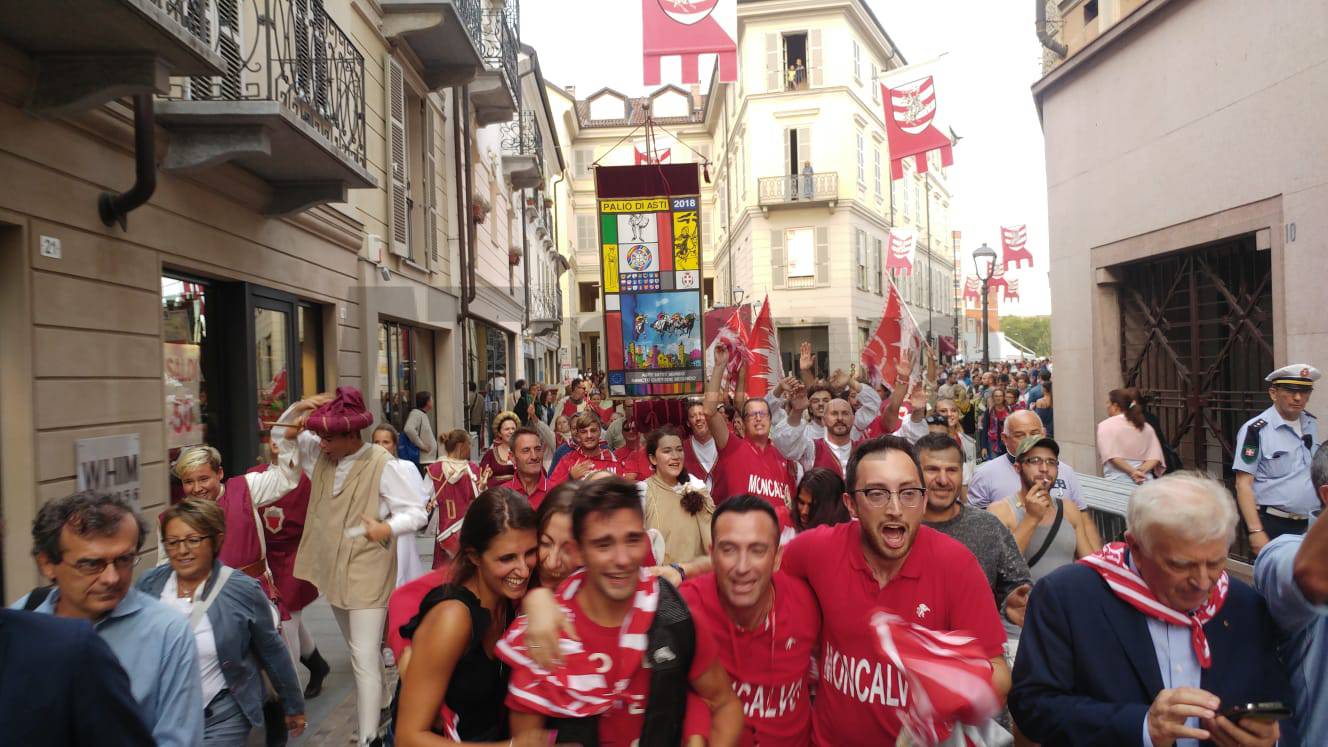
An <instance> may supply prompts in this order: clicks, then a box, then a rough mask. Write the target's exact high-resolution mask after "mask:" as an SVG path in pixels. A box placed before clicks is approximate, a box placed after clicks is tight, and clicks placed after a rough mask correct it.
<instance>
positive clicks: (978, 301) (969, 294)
mask: <svg viewBox="0 0 1328 747" xmlns="http://www.w3.org/2000/svg"><path fill="white" fill-rule="evenodd" d="M964 301H965V302H968V301H972V302H973V305H974V306H981V305H982V281H981V280H978V279H977V278H975V277H973V276H971V275H970V276H969V277H967V278H965V279H964Z"/></svg>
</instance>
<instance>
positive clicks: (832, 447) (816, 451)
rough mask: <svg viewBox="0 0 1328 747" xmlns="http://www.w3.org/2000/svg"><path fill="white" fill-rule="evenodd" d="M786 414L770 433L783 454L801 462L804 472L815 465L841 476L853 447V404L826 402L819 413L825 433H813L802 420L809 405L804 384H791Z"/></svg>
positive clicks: (838, 399)
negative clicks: (822, 410) (821, 434)
mask: <svg viewBox="0 0 1328 747" xmlns="http://www.w3.org/2000/svg"><path fill="white" fill-rule="evenodd" d="M789 388H790V389H791V392H790V395H789V400H788V402H789V415H788V418H787V419H786V420H782V421H780V422H779V423H778V424H777V425H776V426H775V428H774V430H773V432H772V433H771V440H772V441H774V443H775V446H776V447H777V448H778V449H779V450H780V452H782V453H783V454H784V456H786V457H788V458H789V459H792V460H793V461H795V462H797V463H798V464H800V465H802V469H803V471H804V472H807V471H809V470H811V469H813V468H815V467H825V468H826V469H831V470H834V471H835V472H837V473H839V476H840V477H843V476H844V468H845V466H846V465H847V464H848V457H849V454H850V453H851V452H852V451H853V446H854V443H855V442H854V441H853V438H852V434H853V417H854V414H853V407H852V405H850V404H849V403H848V400H846V399H842V398H834V399H831V400H830V401H829V402H827V403H826V405H825V411H824V413H823V414H822V415H821V425H822V426H824V430H825V435H824V436H819V437H818V436H816V435H814V434H813V433H812V429H811V428H810V427H809V425H810V424H808V423H803V419H802V413H803V412H804V411H806V410H807V408H808V406H809V405H810V398H809V396H808V391H809V390H808V389H807V387H806V385H804V384H802V383H801V382H799V383H793V384H790V387H789Z"/></svg>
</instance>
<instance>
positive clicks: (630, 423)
mask: <svg viewBox="0 0 1328 747" xmlns="http://www.w3.org/2000/svg"><path fill="white" fill-rule="evenodd" d="M622 436H623V445H622V446H620V447H619V448H618V450H617V451H615V452H613V458H614V459H617V460H618V465H619V470H618V471H619V473H620V474H621V475H622V476H623V477H625V478H627V479H628V480H638V481H639V480H644V479H646V478H647V477H650V473H651V472H652V471H653V470H652V469H651V467H650V458H649V457H647V456H646V445H645V443H644V442H643V441H642V439H641V430H640V428H638V427H637V425H636V418H635V417H633V416H632V415H631V414H628V416H627V417H626V418H625V419H624V420H623V424H622Z"/></svg>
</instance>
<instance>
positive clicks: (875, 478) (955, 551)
mask: <svg viewBox="0 0 1328 747" xmlns="http://www.w3.org/2000/svg"><path fill="white" fill-rule="evenodd" d="M846 474H847V479H846V480H845V485H846V486H847V488H848V492H846V493H845V494H844V496H843V500H844V504H845V505H846V506H847V507H848V510H849V513H850V514H852V516H853V517H854V519H856V521H851V522H848V523H846V524H835V525H831V526H821V527H817V528H815V529H811V530H809V531H806V532H803V533H802V534H799V535H798V536H797V537H795V538H794V539H793V540H792V542H790V543H789V545H788V548H787V549H786V550H785V551H784V560H783V564H782V566H781V569H782V570H783V571H784V572H785V573H787V574H788V575H790V576H793V577H795V578H799V579H802V580H803V581H806V582H807V584H808V585H809V586H811V589H812V593H813V594H815V595H816V600H817V602H818V604H819V606H820V609H821V616H822V621H823V622H822V632H821V640H822V641H823V643H822V649H821V652H820V654H821V657H820V684H819V686H818V688H817V695H816V700H815V701H814V702H813V704H812V740H811V741H812V744H817V745H828V744H835V745H840V746H841V747H849V746H851V745H864V746H866V745H880V744H893V743H894V740H895V739H897V738H898V736H899V733H900V731H901V728H902V725H901V719H900V715H901V713H902V712H903V710H904V709H905V708H907V707H908V705H909V703H910V700H909V699H910V698H914V697H916V695H915V694H914V693H912V692H910V691H909V689H908V688H907V687H906V685H905V680H904V675H903V673H902V672H900V671H898V670H896V669H895V668H894V667H893V666H891V665H890V663H889V662H888V661H886V660H884V659H883V658H882V657H881V656H880V654H879V653H878V652H877V648H876V646H877V639H876V636H875V633H874V631H873V629H872V626H871V623H870V618H871V615H872V613H873V612H874V611H875V610H876V609H878V608H884V609H885V610H887V611H890V612H893V613H894V614H896V615H898V616H900V617H902V618H904V619H906V620H909V621H911V622H913V623H916V624H918V625H920V626H923V627H926V628H931V629H932V630H939V631H966V633H967V634H968V635H972V636H974V637H975V638H976V639H977V641H978V643H979V644H980V645H981V647H982V650H983V653H984V654H985V655H986V656H987V657H988V658H989V659H990V660H991V666H992V685H993V687H994V689H995V690H996V693H997V694H998V695H999V696H1000V697H1004V695H1005V693H1006V691H1008V690H1009V687H1010V670H1009V667H1008V666H1006V663H1005V657H1004V656H1003V654H1002V649H1003V646H1004V644H1005V631H1004V630H1003V629H1002V627H1001V621H1000V617H999V615H998V614H997V612H996V602H995V599H994V597H993V596H992V593H991V589H990V587H989V586H988V585H987V578H986V576H985V575H984V574H983V572H982V568H981V567H980V566H979V565H978V561H977V559H976V558H974V557H973V553H971V552H969V551H968V548H966V547H964V546H963V545H962V544H960V543H959V542H958V541H956V540H954V539H951V538H950V537H947V536H945V535H944V534H941V533H940V532H937V531H936V530H934V529H930V528H928V527H925V526H922V515H923V512H924V510H925V508H926V501H927V490H926V489H925V488H924V487H923V481H922V471H921V469H920V468H919V467H918V461H917V457H916V455H915V453H914V451H913V446H912V445H911V444H909V442H908V441H906V440H904V439H902V438H899V437H897V436H881V437H878V438H873V439H871V440H868V441H864V442H863V443H861V444H859V445H858V447H857V448H856V449H854V452H853V455H852V456H851V457H850V458H849V461H848V468H847V470H846ZM939 736H940V737H941V738H942V739H944V738H945V737H946V736H947V735H945V734H941V735H939Z"/></svg>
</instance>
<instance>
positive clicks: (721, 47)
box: [641, 0, 738, 86]
mask: <svg viewBox="0 0 1328 747" xmlns="http://www.w3.org/2000/svg"><path fill="white" fill-rule="evenodd" d="M737 38H738V2H737V0H641V59H642V69H643V74H642V80H643V82H644V83H645V85H647V86H657V85H659V83H660V62H661V60H663V59H664V58H665V57H679V58H681V61H682V82H683V83H700V82H701V68H700V65H701V55H703V54H713V55H716V56H717V57H718V58H719V81H720V82H721V83H733V82H735V81H737V80H738V43H737V42H736V41H735V40H736V39H737Z"/></svg>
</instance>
